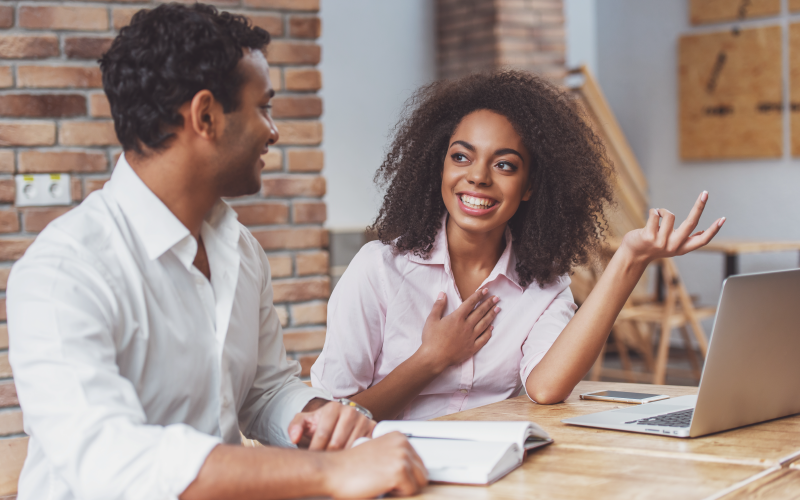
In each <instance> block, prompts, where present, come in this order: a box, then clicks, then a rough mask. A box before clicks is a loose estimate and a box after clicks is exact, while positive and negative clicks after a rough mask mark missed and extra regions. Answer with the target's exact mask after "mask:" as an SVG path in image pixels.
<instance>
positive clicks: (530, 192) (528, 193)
mask: <svg viewBox="0 0 800 500" xmlns="http://www.w3.org/2000/svg"><path fill="white" fill-rule="evenodd" d="M532 196H533V180H528V187H527V188H526V189H525V193H524V194H523V195H522V201H530V199H531V197H532Z"/></svg>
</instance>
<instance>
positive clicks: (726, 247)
mask: <svg viewBox="0 0 800 500" xmlns="http://www.w3.org/2000/svg"><path fill="white" fill-rule="evenodd" d="M698 250H700V251H703V252H718V253H724V254H725V277H726V278H727V277H728V276H731V275H733V274H739V255H741V254H743V253H763V252H800V241H732V240H717V239H713V240H711V241H710V242H709V243H708V245H706V246H704V247H701V248H698Z"/></svg>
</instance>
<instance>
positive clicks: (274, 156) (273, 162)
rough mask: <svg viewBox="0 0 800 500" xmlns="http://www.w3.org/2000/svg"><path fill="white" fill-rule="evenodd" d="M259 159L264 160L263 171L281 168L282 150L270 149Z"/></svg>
mask: <svg viewBox="0 0 800 500" xmlns="http://www.w3.org/2000/svg"><path fill="white" fill-rule="evenodd" d="M261 159H262V160H264V171H266V172H274V171H276V170H283V151H281V150H280V149H274V148H273V149H270V150H269V152H268V153H267V154H265V155H261Z"/></svg>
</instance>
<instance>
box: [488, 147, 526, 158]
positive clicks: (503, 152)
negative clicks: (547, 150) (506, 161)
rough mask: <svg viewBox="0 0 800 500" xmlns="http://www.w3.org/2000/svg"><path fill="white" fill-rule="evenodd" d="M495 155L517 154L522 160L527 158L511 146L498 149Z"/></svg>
mask: <svg viewBox="0 0 800 500" xmlns="http://www.w3.org/2000/svg"><path fill="white" fill-rule="evenodd" d="M494 155H495V156H503V155H517V156H519V159H520V160H522V161H525V158H523V157H522V155H521V154H519V151H517V150H516V149H511V148H503V149H498V150H497V151H495V152H494Z"/></svg>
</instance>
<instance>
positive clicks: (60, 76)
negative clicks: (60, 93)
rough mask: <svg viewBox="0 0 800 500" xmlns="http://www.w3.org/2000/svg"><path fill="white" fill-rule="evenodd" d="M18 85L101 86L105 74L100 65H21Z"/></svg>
mask: <svg viewBox="0 0 800 500" xmlns="http://www.w3.org/2000/svg"><path fill="white" fill-rule="evenodd" d="M17 86H18V87H28V88H59V89H60V88H79V89H85V88H100V87H102V86H103V75H102V73H100V68H99V67H96V66H94V67H81V66H20V67H19V68H17Z"/></svg>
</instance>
